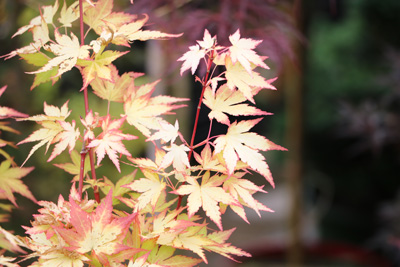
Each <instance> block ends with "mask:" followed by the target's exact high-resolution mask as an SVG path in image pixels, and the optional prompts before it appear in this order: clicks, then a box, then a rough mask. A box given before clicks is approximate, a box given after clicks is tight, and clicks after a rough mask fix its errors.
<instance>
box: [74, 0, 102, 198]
mask: <svg viewBox="0 0 400 267" xmlns="http://www.w3.org/2000/svg"><path fill="white" fill-rule="evenodd" d="M79 26H80V27H79V28H80V34H81V38H80V39H81V46H83V45H85V35H84V24H83V0H79ZM83 98H84V102H85V116H86V115H87V114H88V113H89V98H88V90H87V86H84V88H83ZM87 142H88V143H89V142H90V140H88V141H87ZM87 153H89V159H90V169H91V173H92V179H93V180H94V181H96V180H97V178H96V170H95V166H94V155H93V150H92V149H91V148H90V149H89V150H87V149H86V143H85V141H84V143H83V146H82V151H81V165H80V170H79V187H78V193H79V196H80V197H81V198H82V192H83V178H84V173H85V157H86V154H87ZM93 191H94V198H95V199H96V201H97V202H98V203H99V202H100V194H99V189H98V188H97V186H94V188H93Z"/></svg>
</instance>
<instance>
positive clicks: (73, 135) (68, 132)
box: [47, 121, 80, 162]
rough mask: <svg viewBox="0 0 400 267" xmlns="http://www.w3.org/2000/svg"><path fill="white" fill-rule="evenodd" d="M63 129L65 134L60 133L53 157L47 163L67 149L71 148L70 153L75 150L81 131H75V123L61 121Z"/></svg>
mask: <svg viewBox="0 0 400 267" xmlns="http://www.w3.org/2000/svg"><path fill="white" fill-rule="evenodd" d="M59 123H60V125H61V127H62V128H63V129H64V131H63V132H61V133H59V134H58V136H57V137H56V139H57V140H60V141H59V142H58V143H57V144H56V145H55V147H54V149H53V152H52V153H51V156H50V157H49V159H48V160H47V162H49V161H51V160H53V159H54V158H55V157H56V156H58V155H60V154H61V152H63V151H64V150H65V149H66V148H67V147H69V153H71V151H72V150H73V149H74V147H75V142H76V140H77V139H78V138H79V135H80V133H79V129H75V121H72V124H71V123H69V122H65V121H59Z"/></svg>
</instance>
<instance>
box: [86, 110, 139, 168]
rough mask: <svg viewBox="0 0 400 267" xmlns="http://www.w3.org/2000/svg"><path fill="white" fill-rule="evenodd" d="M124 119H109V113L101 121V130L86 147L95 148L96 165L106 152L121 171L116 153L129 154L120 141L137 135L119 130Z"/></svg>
mask: <svg viewBox="0 0 400 267" xmlns="http://www.w3.org/2000/svg"><path fill="white" fill-rule="evenodd" d="M124 121H125V117H122V118H121V119H117V120H111V117H110V115H107V116H106V117H105V119H104V120H103V121H102V125H101V128H102V130H103V132H102V133H101V134H100V135H99V136H98V137H97V138H96V139H94V140H92V141H91V142H90V144H89V145H88V147H95V148H96V155H97V165H99V164H100V162H101V161H102V160H103V158H104V156H105V155H106V154H107V155H108V157H109V158H110V159H111V161H112V162H113V163H114V165H115V167H116V168H117V169H118V171H119V172H121V169H120V167H119V160H118V156H117V153H120V154H123V155H125V156H129V157H130V156H131V154H130V153H129V152H128V150H126V148H125V146H124V144H123V143H122V140H133V139H136V138H137V137H136V136H134V135H130V134H123V133H122V131H121V130H119V128H120V127H121V126H122V124H123V123H124Z"/></svg>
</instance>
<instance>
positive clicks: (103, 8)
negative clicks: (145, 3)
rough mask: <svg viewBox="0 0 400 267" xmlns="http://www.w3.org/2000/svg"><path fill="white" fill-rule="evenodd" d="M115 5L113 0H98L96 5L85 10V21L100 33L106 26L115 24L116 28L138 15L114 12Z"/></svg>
mask: <svg viewBox="0 0 400 267" xmlns="http://www.w3.org/2000/svg"><path fill="white" fill-rule="evenodd" d="M113 6H114V1H113V0H99V1H97V2H96V3H95V4H94V5H92V6H90V7H88V8H87V9H86V10H85V12H84V16H83V20H84V22H85V23H86V24H87V25H88V26H89V27H90V29H93V30H94V31H95V32H96V33H97V34H99V35H100V34H101V31H102V29H103V28H104V27H109V25H115V27H116V28H119V27H121V26H122V25H123V24H126V23H129V22H130V21H132V20H133V19H134V18H135V17H136V16H135V15H132V14H129V13H123V12H112V10H113Z"/></svg>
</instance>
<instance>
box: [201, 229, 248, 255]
mask: <svg viewBox="0 0 400 267" xmlns="http://www.w3.org/2000/svg"><path fill="white" fill-rule="evenodd" d="M234 230H235V228H233V229H230V230H227V231H221V232H213V233H211V234H209V235H207V237H208V238H209V239H210V240H212V241H215V242H216V243H217V244H216V245H211V246H204V249H206V250H209V251H212V252H216V253H218V254H221V255H222V256H224V257H227V258H228V259H231V260H233V261H236V260H235V259H234V258H233V257H232V256H231V255H236V256H240V257H243V256H245V257H251V254H250V253H248V252H246V251H243V250H242V249H240V248H237V247H235V246H232V245H231V244H230V243H225V242H226V240H227V239H228V238H229V237H230V235H231V234H232V232H233V231H234Z"/></svg>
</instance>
